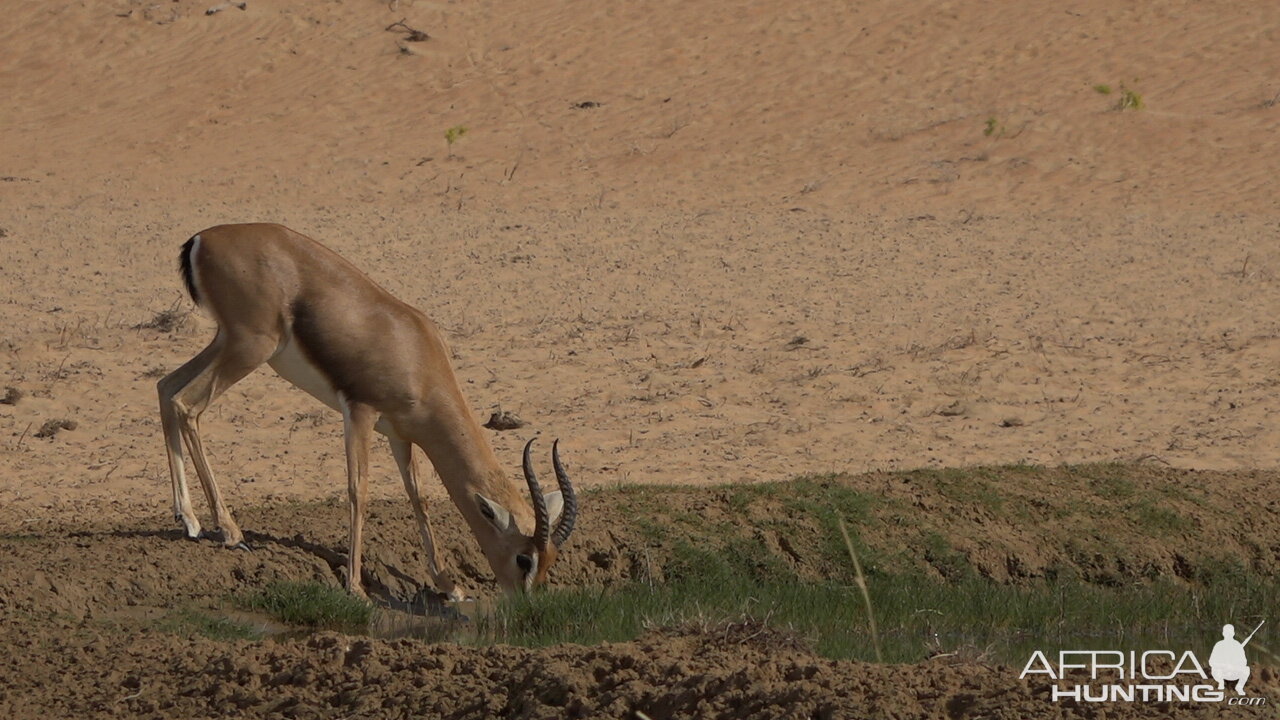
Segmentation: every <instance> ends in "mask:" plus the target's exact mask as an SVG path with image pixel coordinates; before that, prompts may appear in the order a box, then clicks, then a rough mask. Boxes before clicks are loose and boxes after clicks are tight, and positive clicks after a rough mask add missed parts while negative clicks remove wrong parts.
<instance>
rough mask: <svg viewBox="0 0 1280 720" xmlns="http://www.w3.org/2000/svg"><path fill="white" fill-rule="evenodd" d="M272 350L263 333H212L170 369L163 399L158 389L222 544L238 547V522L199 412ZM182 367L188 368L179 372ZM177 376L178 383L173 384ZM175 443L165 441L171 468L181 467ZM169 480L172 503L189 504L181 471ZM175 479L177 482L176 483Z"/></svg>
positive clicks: (241, 539) (240, 543) (163, 411)
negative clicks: (215, 475)
mask: <svg viewBox="0 0 1280 720" xmlns="http://www.w3.org/2000/svg"><path fill="white" fill-rule="evenodd" d="M274 351H275V342H274V341H272V340H271V339H270V338H268V337H265V336H261V335H256V336H249V337H243V338H232V337H227V336H223V335H222V333H219V335H218V337H217V338H214V341H213V344H211V345H210V346H209V347H208V348H206V349H205V350H204V351H203V352H201V353H200V355H197V356H196V357H195V358H194V359H193V360H192V361H191V362H190V363H188V364H187V365H184V366H183V367H182V368H179V370H178V371H177V372H175V373H174V376H176V377H175V379H174V381H173V386H171V387H168V388H167V389H168V390H169V391H170V392H169V393H168V402H165V399H164V395H165V393H164V391H162V394H161V404H162V408H161V414H162V416H165V414H166V413H168V414H169V415H170V416H172V418H173V419H172V420H169V421H168V422H169V423H170V424H176V425H177V428H178V430H179V432H180V433H181V435H182V439H183V440H185V441H186V444H187V449H188V450H189V451H190V453H191V462H192V464H193V465H195V470H196V475H197V476H198V477H199V478H200V485H201V486H202V487H203V488H204V493H205V498H206V499H207V500H208V501H209V506H210V508H211V509H212V510H213V514H214V519H215V520H216V522H217V526H218V528H219V529H220V530H221V531H222V542H223V544H225V545H226V546H227V547H244V534H243V533H241V532H240V528H239V526H237V525H236V522H235V519H234V518H232V516H231V511H230V510H228V509H227V506H226V503H224V502H223V500H222V493H221V492H220V491H219V490H218V484H217V482H216V481H215V480H214V478H213V470H212V469H211V468H210V467H209V461H208V458H207V457H206V456H205V452H204V443H203V442H202V441H201V439H200V422H199V420H200V415H201V414H202V413H203V412H204V411H205V410H207V409H208V408H209V406H210V405H211V404H212V403H213V401H214V400H216V399H217V398H218V396H220V395H222V393H224V392H226V390H227V388H229V387H231V386H232V385H234V384H236V383H237V382H239V381H240V380H241V379H243V378H244V377H245V376H246V375H248V374H249V373H251V372H253V370H254V369H255V368H257V367H258V366H260V365H262V364H263V363H264V362H266V361H267V358H269V357H271V353H272V352H274ZM205 353H209V355H208V357H207V358H205V360H204V362H199V361H200V360H201V358H202V356H204V355H205ZM184 369H185V370H188V372H187V373H183V371H184ZM188 375H189V377H188ZM171 377H173V376H171ZM166 380H168V378H166ZM184 380H185V382H183V381H184ZM162 382H163V381H162ZM180 382H181V385H179V383H180ZM165 406H167V407H165ZM168 427H169V426H168V425H166V440H168V436H169V432H168ZM175 444H176V443H174V442H172V441H170V444H169V446H168V448H169V450H170V469H171V470H173V468H174V467H175V466H176V467H177V468H178V469H179V470H181V469H182V459H181V456H180V455H179V456H178V458H177V462H176V463H175V462H174V455H173V445H175ZM174 485H175V498H176V499H175V504H181V503H182V502H183V498H184V497H185V501H186V504H187V507H188V508H189V507H190V497H189V496H188V493H187V491H186V479H185V475H176V474H175V480H174ZM179 485H181V487H178V486H179ZM190 516H191V517H194V516H193V515H190ZM197 527H198V526H197ZM188 533H190V525H188Z"/></svg>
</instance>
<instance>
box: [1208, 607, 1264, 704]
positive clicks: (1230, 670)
mask: <svg viewBox="0 0 1280 720" xmlns="http://www.w3.org/2000/svg"><path fill="white" fill-rule="evenodd" d="M1266 622H1267V621H1266V620H1263V621H1262V622H1260V623H1258V627H1256V628H1254V629H1253V632H1251V633H1249V637H1247V638H1245V639H1244V642H1240V641H1239V640H1236V628H1235V626H1234V625H1231V624H1230V623H1228V624H1226V625H1223V626H1222V639H1221V640H1219V641H1218V643H1217V644H1216V645H1214V646H1213V652H1212V653H1210V655H1209V668H1210V670H1211V672H1212V675H1213V679H1214V680H1217V681H1218V689H1219V690H1224V689H1226V684H1227V682H1228V681H1232V682H1235V684H1236V695H1244V684H1245V681H1247V680H1248V679H1249V674H1250V671H1249V661H1248V659H1247V658H1245V655H1244V646H1245V645H1248V644H1249V641H1250V640H1252V639H1253V636H1254V635H1257V634H1258V631H1259V630H1261V629H1262V626H1263V625H1265V624H1266Z"/></svg>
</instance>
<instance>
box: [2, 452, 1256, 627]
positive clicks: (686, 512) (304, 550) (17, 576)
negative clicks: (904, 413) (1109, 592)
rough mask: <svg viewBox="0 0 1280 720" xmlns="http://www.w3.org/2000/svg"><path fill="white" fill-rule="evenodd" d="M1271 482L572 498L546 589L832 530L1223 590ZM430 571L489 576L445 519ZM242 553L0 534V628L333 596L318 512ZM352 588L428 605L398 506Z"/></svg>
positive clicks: (164, 526) (883, 484)
mask: <svg viewBox="0 0 1280 720" xmlns="http://www.w3.org/2000/svg"><path fill="white" fill-rule="evenodd" d="M1277 482H1280V478H1277V476H1276V473H1263V472H1255V473H1217V472H1207V471H1206V472H1188V471H1178V470H1171V469H1164V468H1159V467H1153V466H1149V465H1138V466H1121V465H1094V466H1081V467H1076V468H1049V469H1045V468H1030V467H1012V468H978V469H972V470H945V471H915V472H906V473H874V474H869V475H860V476H839V477H828V478H816V479H805V480H800V481H793V482H789V483H768V484H759V485H749V486H721V487H710V488H706V487H704V488H693V487H653V486H631V487H622V488H616V489H612V490H600V491H593V492H588V493H586V494H585V495H584V496H583V498H582V507H583V508H584V510H583V515H582V521H581V523H580V524H579V526H578V528H577V529H576V530H575V532H574V536H573V538H572V543H571V547H569V548H567V550H566V552H565V553H563V554H562V556H561V559H560V560H559V562H558V563H557V565H556V568H555V571H554V572H553V573H552V578H551V579H552V581H553V582H554V583H555V584H559V585H565V586H583V585H593V586H617V585H619V584H622V583H626V582H628V581H633V580H642V581H648V580H659V581H660V580H662V578H663V577H664V573H665V572H666V571H667V568H668V567H670V566H671V565H672V564H673V563H675V562H676V561H677V558H678V556H679V554H680V552H681V548H682V547H686V546H692V547H703V548H712V547H727V546H731V545H732V546H734V547H738V548H741V549H743V550H744V551H747V552H753V553H758V554H759V555H760V556H761V557H762V559H763V558H764V557H766V556H768V557H770V558H773V559H777V560H779V561H781V562H784V563H785V564H786V565H787V566H789V567H790V569H791V570H792V571H793V572H794V573H795V574H796V575H797V576H799V577H801V578H806V579H810V580H824V579H829V578H831V577H833V575H832V574H833V573H839V572H845V571H847V570H848V564H847V563H846V562H845V561H844V559H843V558H844V552H845V551H844V549H843V546H841V545H840V544H839V543H838V542H837V541H835V538H836V537H837V536H836V530H835V518H836V517H837V516H839V517H842V518H844V519H845V520H846V521H847V522H849V523H850V524H851V527H852V530H853V532H854V534H855V537H856V538H857V539H858V543H859V546H860V547H862V548H863V549H864V550H863V552H864V553H865V555H866V556H865V557H864V561H865V562H866V564H867V566H868V570H869V572H871V573H872V574H873V575H875V576H882V577H892V576H893V575H894V574H895V573H901V572H907V573H911V572H918V571H921V570H923V571H926V572H929V573H932V574H934V575H936V576H938V577H940V578H944V579H955V578H956V577H957V576H958V574H963V573H967V572H976V573H978V574H980V575H982V576H985V577H987V578H989V579H991V580H994V581H997V582H1012V583H1021V582H1032V581H1037V580H1071V579H1079V580H1081V581H1085V582H1090V583H1095V584H1102V585H1116V584H1128V583H1134V582H1143V581H1147V580H1151V579H1155V578H1166V579H1171V580H1175V581H1181V580H1186V581H1192V582H1197V581H1206V580H1214V579H1216V578H1220V577H1221V576H1222V574H1223V573H1230V572H1247V573H1251V574H1256V575H1260V576H1264V577H1271V576H1275V575H1277V574H1280V551H1278V550H1277V548H1280V503H1278V502H1277V501H1275V500H1265V501H1260V499H1261V498H1265V497H1269V496H1268V495H1267V492H1268V489H1269V488H1271V487H1274V486H1275V484H1276V483H1277ZM438 515H439V518H438V520H437V521H435V522H434V523H433V524H434V526H435V530H436V535H437V540H438V541H439V543H440V545H441V547H442V549H443V551H444V554H445V555H444V557H445V562H446V563H447V564H448V565H449V566H450V567H453V568H455V569H456V572H457V574H458V576H459V577H460V578H462V579H463V581H464V583H465V584H466V585H468V586H469V587H471V588H472V589H473V590H475V591H477V592H480V593H492V592H493V591H494V587H493V585H492V581H491V579H490V575H491V571H490V570H489V568H488V565H487V564H486V562H485V561H484V559H483V557H482V556H481V554H480V552H479V550H478V548H477V547H476V544H475V541H474V539H473V538H472V537H471V535H470V533H469V532H468V531H467V530H466V528H465V527H464V526H463V524H462V522H461V521H460V520H459V519H458V518H457V513H456V512H452V511H450V512H441V513H438ZM240 524H241V527H242V528H244V529H245V531H246V537H247V538H248V541H249V542H250V543H251V544H252V545H253V546H254V550H253V551H252V552H242V551H228V550H224V549H222V548H221V546H220V545H219V544H218V543H217V542H214V541H209V540H204V541H199V542H191V541H188V540H185V539H182V537H181V534H180V533H179V531H178V530H177V529H174V528H172V527H171V525H172V523H170V522H169V520H168V518H163V517H151V518H148V519H147V520H146V521H145V522H141V523H139V522H137V521H132V522H124V521H120V520H112V519H108V520H107V521H105V522H100V523H99V524H97V525H96V526H89V527H85V526H83V525H81V526H71V527H68V526H66V525H64V524H62V523H60V522H55V521H48V522H28V523H21V524H20V525H17V526H9V527H4V526H0V550H3V552H4V555H5V557H6V559H7V562H6V563H5V564H4V565H3V566H0V617H14V614H15V613H21V614H23V615H24V616H28V617H29V616H43V615H46V614H48V613H60V614H63V615H68V616H72V617H76V618H103V617H109V616H111V615H112V614H113V613H114V612H116V611H118V610H119V609H120V608H126V607H132V606H141V607H170V606H173V605H175V604H181V603H184V602H201V601H206V600H208V599H210V598H220V597H223V596H226V595H229V594H231V593H234V592H237V591H241V590H243V589H244V588H246V587H258V586H261V585H264V584H266V583H267V582H269V581H272V580H281V579H287V580H318V581H321V582H325V583H330V584H338V583H340V581H341V580H340V578H341V576H342V570H343V568H344V564H345V552H346V550H345V548H346V540H347V510H346V508H345V506H344V505H343V504H342V503H340V502H337V501H333V502H326V503H288V504H280V505H274V506H265V507H256V508H248V509H246V510H245V511H244V512H242V513H241V514H240ZM365 538H366V540H365V546H364V547H365V568H364V580H365V585H366V587H368V588H369V589H370V591H371V592H372V593H374V595H375V596H377V597H379V598H381V600H382V601H383V602H384V603H394V602H408V601H411V600H413V599H414V598H416V597H418V596H419V593H420V591H421V590H422V589H423V588H426V587H429V580H428V578H427V575H426V571H425V567H426V564H425V561H424V559H423V555H422V550H421V547H420V540H419V538H418V535H417V531H416V526H415V525H414V522H413V519H412V514H411V513H410V511H409V508H408V505H407V503H406V502H395V501H379V502H375V503H373V504H372V507H371V509H370V512H369V517H368V522H367V525H366V531H365Z"/></svg>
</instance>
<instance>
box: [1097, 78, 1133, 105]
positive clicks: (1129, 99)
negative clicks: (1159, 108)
mask: <svg viewBox="0 0 1280 720" xmlns="http://www.w3.org/2000/svg"><path fill="white" fill-rule="evenodd" d="M1093 91H1094V92H1096V93H1098V94H1099V95H1110V94H1111V93H1113V92H1116V91H1115V89H1114V88H1112V87H1111V86H1110V85H1105V84H1099V85H1094V86H1093ZM1142 108H1143V102H1142V94H1141V93H1139V92H1138V91H1137V90H1134V89H1133V88H1130V87H1128V86H1127V85H1125V84H1124V83H1120V89H1119V93H1118V95H1117V97H1116V104H1115V105H1113V106H1112V107H1111V109H1112V110H1117V111H1122V110H1141V109H1142Z"/></svg>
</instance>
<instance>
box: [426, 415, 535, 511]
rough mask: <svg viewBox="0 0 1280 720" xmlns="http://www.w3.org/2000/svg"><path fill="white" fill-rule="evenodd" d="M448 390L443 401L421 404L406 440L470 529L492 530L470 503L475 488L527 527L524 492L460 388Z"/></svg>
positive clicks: (473, 504) (528, 506)
mask: <svg viewBox="0 0 1280 720" xmlns="http://www.w3.org/2000/svg"><path fill="white" fill-rule="evenodd" d="M449 395H450V397H449V399H448V401H447V402H436V403H433V404H432V405H431V407H429V408H427V414H426V417H425V418H423V420H422V421H421V422H418V423H415V427H416V428H417V429H418V432H417V433H415V436H414V437H412V438H411V441H412V442H413V443H414V444H416V445H418V447H421V448H422V450H423V452H425V453H426V455H427V458H428V459H429V460H430V461H431V465H432V467H434V468H435V470H436V474H437V475H439V476H440V480H441V482H442V483H443V484H444V486H445V489H446V490H448V492H449V497H450V498H451V499H452V500H453V503H454V505H456V506H457V507H458V509H459V510H460V511H461V512H462V514H463V517H464V518H465V519H466V521H467V524H468V525H469V526H471V528H472V530H473V531H475V532H477V533H480V532H486V533H487V532H492V531H493V526H492V524H491V523H490V522H489V521H488V520H486V519H485V518H484V516H483V515H481V513H480V509H479V506H478V505H477V504H476V500H475V494H476V493H479V494H481V495H483V496H485V497H486V498H488V499H490V500H493V501H495V502H497V503H499V504H501V505H502V506H503V507H505V508H506V509H507V510H508V511H509V512H510V513H511V515H512V518H513V519H514V520H515V522H516V524H517V526H518V527H520V528H521V530H522V531H524V532H531V531H532V528H533V508H532V507H531V506H530V505H529V500H528V498H527V497H525V495H524V493H523V492H521V491H520V489H519V488H518V487H517V486H516V485H515V484H514V483H512V481H511V479H510V478H509V477H508V476H507V473H506V472H505V471H504V470H503V469H502V465H501V464H500V463H499V462H498V458H497V456H496V455H495V454H494V452H493V447H492V446H491V445H490V444H489V439H488V438H487V437H485V434H484V429H483V428H482V427H481V426H480V423H479V422H478V421H477V420H476V418H475V416H474V415H472V413H471V410H470V408H469V407H467V405H466V402H465V401H464V400H463V399H462V397H461V393H460V392H454V393H449Z"/></svg>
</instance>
